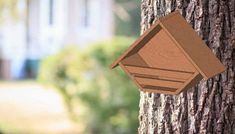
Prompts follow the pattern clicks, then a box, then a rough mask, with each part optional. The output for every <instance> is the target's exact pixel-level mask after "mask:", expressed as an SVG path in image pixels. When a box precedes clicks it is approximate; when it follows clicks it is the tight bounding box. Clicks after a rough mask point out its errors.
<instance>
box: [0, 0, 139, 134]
mask: <svg viewBox="0 0 235 134" xmlns="http://www.w3.org/2000/svg"><path fill="white" fill-rule="evenodd" d="M140 3H141V2H140V0H0V105H1V108H0V133H10V134H12V133H13V134H18V133H20V134H21V133H27V134H31V133H32V134H35V133H45V134H51V133H77V132H80V133H86V134H110V133H112V134H132V133H137V128H138V102H139V91H138V90H137V87H136V86H135V85H134V84H133V83H132V82H131V81H130V80H129V78H128V77H127V76H126V75H125V74H124V73H123V71H122V70H120V69H118V68H117V69H115V70H110V69H109V65H110V64H111V62H113V60H114V59H116V58H117V57H118V56H119V55H120V54H121V53H122V52H123V51H124V50H125V49H126V48H127V47H128V46H129V45H130V44H131V43H133V41H134V40H135V39H136V38H137V37H138V36H139V32H140ZM16 111H17V112H16ZM100 122H102V123H100Z"/></svg>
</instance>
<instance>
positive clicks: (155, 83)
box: [134, 77, 183, 88]
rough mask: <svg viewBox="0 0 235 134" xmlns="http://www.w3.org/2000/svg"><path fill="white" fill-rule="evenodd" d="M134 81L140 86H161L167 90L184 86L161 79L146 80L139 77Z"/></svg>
mask: <svg viewBox="0 0 235 134" xmlns="http://www.w3.org/2000/svg"><path fill="white" fill-rule="evenodd" d="M134 79H135V80H136V81H137V82H138V83H139V84H140V85H152V86H160V87H166V88H179V87H181V86H182V85H183V83H181V82H172V81H165V80H159V79H146V78H139V77H134Z"/></svg>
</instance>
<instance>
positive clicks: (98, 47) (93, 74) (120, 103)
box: [39, 37, 139, 134]
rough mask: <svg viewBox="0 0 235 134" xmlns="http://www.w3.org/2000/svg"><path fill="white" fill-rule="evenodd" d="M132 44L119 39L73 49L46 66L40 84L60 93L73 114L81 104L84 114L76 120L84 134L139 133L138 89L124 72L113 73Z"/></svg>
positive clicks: (116, 71) (42, 71) (45, 64)
mask: <svg viewBox="0 0 235 134" xmlns="http://www.w3.org/2000/svg"><path fill="white" fill-rule="evenodd" d="M132 42H133V39H131V38H124V37H118V38H115V39H113V40H110V41H106V42H99V43H96V44H94V45H92V46H91V47H89V48H88V49H86V50H78V49H77V48H74V47H69V48H65V49H64V50H62V51H61V52H60V53H58V54H57V55H54V56H50V57H48V58H47V59H45V60H44V61H43V62H42V64H41V68H40V71H39V80H40V81H41V82H44V83H47V84H51V85H53V86H55V87H56V88H57V89H58V91H60V93H61V94H62V95H63V98H64V100H65V102H66V105H67V107H68V110H69V112H70V113H73V105H72V101H74V100H75V101H79V102H80V103H79V106H77V107H80V108H81V109H82V110H83V112H82V113H80V114H79V115H78V116H75V115H74V114H72V115H73V116H72V117H73V118H75V117H79V118H78V121H79V122H82V123H83V124H84V125H85V132H84V133H87V134H91V133H92V134H132V133H137V127H138V118H137V117H138V101H139V92H138V89H137V87H136V86H135V85H134V84H133V83H132V82H131V81H130V80H129V79H128V78H127V76H126V75H125V74H124V72H123V71H122V70H121V69H120V68H117V69H114V70H110V69H109V65H110V64H111V63H112V62H113V60H115V59H116V58H117V57H118V56H120V54H121V53H122V52H123V51H124V50H125V49H126V48H127V47H128V46H129V45H130V44H131V43H132Z"/></svg>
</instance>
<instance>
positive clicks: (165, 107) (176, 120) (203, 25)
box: [138, 0, 235, 134]
mask: <svg viewBox="0 0 235 134" xmlns="http://www.w3.org/2000/svg"><path fill="white" fill-rule="evenodd" d="M175 10H179V11H180V12H181V14H182V15H183V16H184V17H185V19H186V20H187V22H188V23H190V24H191V25H192V27H193V28H194V30H195V31H196V32H197V33H198V34H199V36H200V37H201V38H202V39H203V40H204V41H205V42H206V44H207V45H208V46H209V47H210V49H211V50H212V52H213V53H214V54H215V55H216V56H217V57H218V58H219V59H220V61H221V62H222V63H223V64H224V65H225V66H226V71H225V72H224V73H222V74H220V75H217V76H215V77H213V78H211V79H209V80H208V81H201V82H200V83H199V84H198V85H197V86H195V87H193V88H191V89H188V90H187V91H183V92H182V93H181V94H179V95H163V94H153V93H143V92H141V95H140V96H141V98H140V104H139V106H140V111H139V121H140V126H139V129H138V131H139V134H158V133H159V134H168V133H170V134H171V133H176V134H188V133H189V134H201V133H211V134H212V133H222V134H232V133H234V134H235V98H234V97H235V82H234V81H235V76H234V75H235V50H234V49H235V0H198V1H197V0H142V5H141V16H142V21H141V32H142V33H143V32H144V31H145V30H146V29H148V28H149V27H150V25H152V24H153V23H154V22H155V21H156V20H157V19H158V18H159V17H160V16H164V15H167V14H168V13H170V12H173V11H175Z"/></svg>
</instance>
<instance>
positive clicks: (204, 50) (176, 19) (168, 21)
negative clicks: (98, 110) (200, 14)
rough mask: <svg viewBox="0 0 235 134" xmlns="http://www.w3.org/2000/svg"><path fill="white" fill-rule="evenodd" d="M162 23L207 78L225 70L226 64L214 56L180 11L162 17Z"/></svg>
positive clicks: (169, 34)
mask: <svg viewBox="0 0 235 134" xmlns="http://www.w3.org/2000/svg"><path fill="white" fill-rule="evenodd" d="M160 24H161V26H162V27H164V29H166V32H167V33H168V36H171V38H172V39H173V40H174V41H175V44H176V45H177V46H178V47H179V48H180V49H181V51H182V52H183V53H184V54H185V55H186V56H187V57H188V59H189V60H190V61H191V64H193V65H194V66H195V67H196V68H197V70H198V71H199V72H200V73H201V74H202V75H203V76H204V78H205V79H209V78H211V77H213V76H215V75H217V74H218V73H221V72H224V71H225V67H224V65H223V64H221V63H220V61H219V60H218V59H217V58H216V57H215V56H214V54H213V53H212V52H211V50H210V49H209V48H208V47H207V46H206V44H205V43H204V41H202V39H201V38H200V37H199V36H198V35H197V33H196V32H195V31H194V30H193V29H192V27H191V26H190V25H189V24H188V23H187V22H186V21H185V20H184V18H183V17H182V16H181V15H180V13H179V12H176V13H174V14H173V15H171V16H170V17H167V18H164V17H163V18H162V19H161V18H160Z"/></svg>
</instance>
